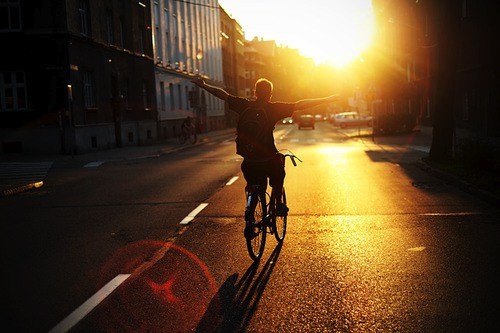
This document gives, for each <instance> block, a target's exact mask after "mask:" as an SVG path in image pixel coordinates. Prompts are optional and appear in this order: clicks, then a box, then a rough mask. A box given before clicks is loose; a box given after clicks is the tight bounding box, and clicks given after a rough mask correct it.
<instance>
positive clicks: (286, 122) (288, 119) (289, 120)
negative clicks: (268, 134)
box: [281, 117, 293, 125]
mask: <svg viewBox="0 0 500 333" xmlns="http://www.w3.org/2000/svg"><path fill="white" fill-rule="evenodd" d="M281 123H282V124H284V125H291V124H293V118H292V117H286V118H284V119H283V120H282V121H281Z"/></svg>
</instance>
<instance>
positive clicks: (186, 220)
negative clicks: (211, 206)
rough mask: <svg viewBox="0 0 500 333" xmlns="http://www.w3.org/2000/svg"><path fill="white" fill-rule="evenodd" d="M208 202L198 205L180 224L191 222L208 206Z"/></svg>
mask: <svg viewBox="0 0 500 333" xmlns="http://www.w3.org/2000/svg"><path fill="white" fill-rule="evenodd" d="M207 206H208V204H207V203H202V204H200V205H199V206H198V207H196V208H195V209H194V210H193V211H192V212H191V213H189V214H188V216H186V217H185V218H184V219H183V220H182V221H181V222H180V224H188V223H189V222H191V221H192V220H194V218H195V217H196V215H198V213H199V212H201V211H202V210H203V209H205V207H207Z"/></svg>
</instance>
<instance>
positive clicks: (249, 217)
mask: <svg viewBox="0 0 500 333" xmlns="http://www.w3.org/2000/svg"><path fill="white" fill-rule="evenodd" d="M192 82H193V83H194V84H196V85H197V86H199V87H200V88H202V89H204V90H206V91H207V92H208V93H210V94H212V95H214V96H215V97H217V98H219V99H221V100H224V101H226V102H227V103H228V107H229V109H230V110H232V111H234V112H236V113H238V114H239V115H241V114H242V113H243V111H245V110H247V109H248V108H263V109H264V110H265V111H266V114H267V117H268V119H269V123H270V124H272V126H271V127H270V128H269V129H268V130H269V131H270V133H269V135H271V137H272V132H273V130H274V125H275V124H276V123H277V122H278V121H279V120H281V119H283V118H286V117H291V116H292V115H293V113H294V112H295V111H297V110H303V109H307V108H311V107H314V106H318V105H321V104H323V103H328V102H333V101H335V100H337V98H338V95H331V96H327V97H323V98H314V99H302V100H299V101H297V102H293V103H287V102H271V97H272V94H273V84H272V82H271V81H269V80H267V79H264V78H261V79H258V80H257V82H256V83H255V100H249V99H246V98H241V97H237V96H233V95H231V94H229V93H227V92H226V91H225V90H223V89H221V88H218V87H215V86H212V85H209V84H207V83H206V82H205V80H203V78H201V77H197V78H195V79H193V80H192ZM268 145H269V147H267V148H268V149H266V152H268V154H267V156H261V158H259V159H258V160H248V159H246V158H244V159H243V162H242V163H241V171H242V172H243V176H244V177H245V180H246V182H247V186H248V185H255V184H259V183H260V182H261V181H262V179H263V178H264V179H266V182H267V178H269V185H270V186H271V187H272V188H273V189H274V190H275V193H276V197H277V198H280V199H281V192H282V189H283V183H284V180H285V166H284V159H283V156H282V155H281V154H278V149H277V148H276V145H275V143H274V140H272V141H269V143H268ZM287 212H288V207H287V206H286V205H285V204H283V203H278V209H277V215H278V216H284V215H285V214H287ZM245 220H246V222H247V225H248V224H249V223H252V222H254V217H253V212H245Z"/></svg>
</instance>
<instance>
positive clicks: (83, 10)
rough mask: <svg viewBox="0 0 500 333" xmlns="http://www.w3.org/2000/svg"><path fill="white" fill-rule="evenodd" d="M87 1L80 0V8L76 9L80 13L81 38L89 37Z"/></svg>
mask: <svg viewBox="0 0 500 333" xmlns="http://www.w3.org/2000/svg"><path fill="white" fill-rule="evenodd" d="M89 8H90V7H89V1H88V0H80V8H79V9H78V11H79V13H80V33H81V34H82V35H83V36H87V37H90V36H91V35H92V34H91V27H90V10H89Z"/></svg>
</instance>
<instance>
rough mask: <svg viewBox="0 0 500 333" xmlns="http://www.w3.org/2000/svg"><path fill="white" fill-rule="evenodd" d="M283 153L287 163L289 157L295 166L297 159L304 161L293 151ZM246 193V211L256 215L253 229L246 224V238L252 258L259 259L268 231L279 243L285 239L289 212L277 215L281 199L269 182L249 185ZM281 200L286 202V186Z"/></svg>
mask: <svg viewBox="0 0 500 333" xmlns="http://www.w3.org/2000/svg"><path fill="white" fill-rule="evenodd" d="M282 155H283V163H285V160H286V158H287V157H289V158H290V160H291V161H292V163H293V166H297V162H296V161H295V160H298V161H300V162H302V160H301V159H300V158H298V157H297V156H295V155H294V154H293V153H292V152H290V153H288V154H282ZM245 194H246V207H245V208H246V210H245V211H249V212H253V213H254V217H255V222H254V223H253V224H252V226H251V227H250V228H251V229H247V228H248V227H247V226H245V240H246V245H247V250H248V254H249V255H250V258H252V259H253V260H254V261H258V260H260V258H261V257H262V254H263V253H264V248H265V246H266V235H267V234H268V233H269V234H273V235H274V237H275V238H276V241H277V242H278V243H282V242H283V240H284V239H285V234H286V224H287V215H288V214H285V215H284V216H277V215H276V209H277V203H278V202H279V201H278V200H277V198H276V197H275V192H274V189H272V190H271V194H269V193H268V192H267V183H266V185H248V186H247V187H246V188H245ZM281 200H282V201H281V202H282V203H283V204H286V194H285V187H284V186H283V191H282V198H281ZM245 222H246V221H245Z"/></svg>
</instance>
